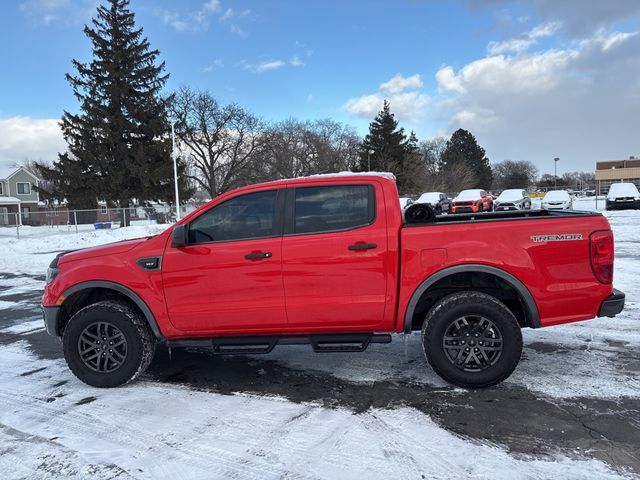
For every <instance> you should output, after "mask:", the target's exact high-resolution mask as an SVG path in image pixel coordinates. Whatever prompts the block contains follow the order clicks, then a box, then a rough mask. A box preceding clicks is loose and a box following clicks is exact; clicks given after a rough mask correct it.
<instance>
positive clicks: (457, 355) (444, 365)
mask: <svg viewBox="0 0 640 480" xmlns="http://www.w3.org/2000/svg"><path fill="white" fill-rule="evenodd" d="M422 347H423V349H424V353H425V356H426V358H427V361H428V362H429V364H430V365H431V366H432V367H433V369H434V370H435V372H436V373H437V374H438V375H440V376H441V377H442V378H443V379H445V380H446V381H447V382H449V383H452V384H454V385H457V386H459V387H464V388H483V387H490V386H492V385H496V384H498V383H500V382H502V381H503V380H505V379H506V378H507V377H509V375H511V373H512V372H513V370H514V369H515V368H516V366H517V365H518V362H519V361H520V355H521V354H522V333H521V331H520V326H519V325H518V322H517V320H516V319H515V317H514V316H513V314H512V313H511V311H510V310H509V309H508V308H507V307H506V306H505V305H504V304H503V303H502V302H500V301H499V300H498V299H496V298H494V297H492V296H491V295H487V294H485V293H482V292H459V293H454V294H451V295H448V296H446V297H444V298H442V299H441V300H440V301H438V302H437V303H436V304H435V305H434V306H433V307H432V308H431V309H430V310H429V313H428V314H427V316H426V318H425V320H424V323H423V326H422Z"/></svg>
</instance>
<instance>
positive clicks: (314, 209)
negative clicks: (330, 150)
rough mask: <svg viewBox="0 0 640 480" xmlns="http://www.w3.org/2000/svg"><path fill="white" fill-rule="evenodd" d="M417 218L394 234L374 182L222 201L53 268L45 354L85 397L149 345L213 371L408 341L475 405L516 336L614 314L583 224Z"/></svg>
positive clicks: (277, 188)
mask: <svg viewBox="0 0 640 480" xmlns="http://www.w3.org/2000/svg"><path fill="white" fill-rule="evenodd" d="M416 208H428V207H424V206H417V207H416ZM418 217H419V216H418ZM427 217H428V218H425V220H424V222H420V221H417V222H414V223H408V222H407V221H404V219H403V214H402V212H401V210H400V206H399V201H398V192H397V190H396V185H395V182H394V181H393V179H392V178H389V177H388V176H384V175H374V174H360V175H355V174H354V175H333V176H331V175H327V176H314V177H307V178H299V179H293V180H280V181H275V182H270V183H263V184H260V185H252V186H248V187H244V188H240V189H237V190H234V191H231V192H228V193H225V194H224V195H221V196H219V197H217V198H215V199H214V200H212V201H211V202H209V203H208V204H206V205H204V206H203V207H202V208H200V209H198V210H197V211H195V212H193V213H191V214H190V215H188V216H187V217H185V218H184V219H182V220H181V221H179V222H178V223H177V224H175V225H173V226H171V227H170V228H168V229H167V230H166V231H165V232H164V233H161V234H159V235H156V236H153V237H148V238H141V239H137V240H128V241H122V242H117V243H113V244H109V245H104V246H100V247H95V248H87V249H84V250H78V251H73V252H65V253H61V254H59V255H58V256H57V257H56V258H55V259H54V260H53V262H52V263H51V265H50V268H49V269H48V272H47V285H46V288H45V291H44V296H43V299H42V305H43V312H44V321H45V326H46V329H47V331H48V332H49V333H50V334H51V335H54V336H58V337H62V345H63V351H64V356H65V359H66V361H67V363H68V365H69V367H70V369H71V370H72V371H73V373H74V374H75V375H76V376H77V377H78V378H80V379H81V380H82V381H84V382H86V383H88V384H90V385H94V386H98V387H113V386H118V385H121V384H124V383H126V382H128V381H130V380H132V379H133V378H135V377H136V376H137V375H138V374H140V373H141V372H142V371H144V370H145V368H146V367H147V366H148V365H149V363H150V361H151V358H152V356H153V352H154V345H155V343H156V342H164V343H165V344H166V345H167V346H168V347H169V348H174V347H203V348H209V349H211V350H212V351H213V352H215V353H221V354H224V353H227V354H255V353H268V352H270V351H271V350H272V349H273V348H274V346H276V345H279V344H280V345H283V344H284V345H287V344H289V345H290V344H301V343H305V344H310V345H311V346H312V348H313V349H314V350H315V351H316V352H359V351H363V350H365V349H366V348H367V347H368V345H369V344H371V343H389V342H390V341H391V334H393V333H411V332H412V331H414V330H421V332H422V345H423V349H424V353H425V355H426V358H427V360H428V361H429V363H430V364H431V366H432V367H433V368H434V370H435V371H436V372H437V373H438V374H439V375H441V376H442V377H443V378H444V379H446V380H447V381H449V382H451V383H453V384H455V385H459V386H463V387H469V388H477V387H486V386H490V385H495V384H496V383H499V382H501V381H502V380H504V379H505V378H507V377H508V376H509V375H510V374H511V372H512V371H513V370H514V369H515V367H516V365H517V363H518V361H519V359H520V354H521V350H522V334H521V329H522V328H524V327H530V328H539V327H547V326H551V325H557V324H561V323H567V322H575V321H578V320H586V319H590V318H594V317H596V316H609V317H612V316H615V315H616V314H617V313H619V312H620V311H621V310H622V308H623V306H624V294H623V293H621V292H619V291H617V290H615V289H613V287H612V277H613V235H612V232H611V229H610V228H609V224H608V222H607V220H606V218H604V217H603V216H602V215H600V214H598V213H587V212H583V213H579V212H571V211H570V212H560V211H516V212H504V213H489V212H486V213H477V214H460V215H455V216H449V215H445V216H433V215H431V216H427ZM407 218H409V217H408V216H407Z"/></svg>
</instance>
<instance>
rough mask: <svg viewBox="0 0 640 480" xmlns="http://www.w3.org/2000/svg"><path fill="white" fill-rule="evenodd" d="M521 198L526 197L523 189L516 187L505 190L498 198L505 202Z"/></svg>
mask: <svg viewBox="0 0 640 480" xmlns="http://www.w3.org/2000/svg"><path fill="white" fill-rule="evenodd" d="M521 198H524V197H523V195H522V190H518V189H515V190H505V191H504V192H502V193H501V194H500V195H499V196H498V199H497V200H498V201H503V202H511V201H513V200H520V199H521Z"/></svg>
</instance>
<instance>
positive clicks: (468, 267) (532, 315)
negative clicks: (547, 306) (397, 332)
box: [404, 263, 540, 333]
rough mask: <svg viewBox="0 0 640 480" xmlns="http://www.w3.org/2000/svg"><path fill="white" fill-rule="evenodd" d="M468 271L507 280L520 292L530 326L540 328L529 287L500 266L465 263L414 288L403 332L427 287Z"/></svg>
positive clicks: (429, 278)
mask: <svg viewBox="0 0 640 480" xmlns="http://www.w3.org/2000/svg"><path fill="white" fill-rule="evenodd" d="M468 272H478V273H488V274H491V275H495V276H496V277H499V278H500V279H502V280H504V281H505V282H507V283H508V284H509V285H510V286H512V287H513V288H515V289H516V291H517V292H518V293H519V294H520V296H521V298H522V299H523V300H524V307H525V309H526V311H527V316H528V318H529V320H530V326H531V328H540V314H539V313H538V306H537V305H536V302H535V300H534V299H533V295H531V292H530V291H529V289H527V287H526V286H525V285H524V283H522V282H521V281H520V280H518V278H516V277H514V276H513V275H511V274H510V273H508V272H505V271H504V270H501V269H500V268H497V267H491V266H489V265H482V264H475V263H469V264H465V265H455V266H453V267H447V268H444V269H442V270H439V271H437V272H436V273H434V274H433V275H431V276H429V277H427V278H426V279H425V280H423V281H422V283H421V284H420V285H419V286H418V288H416V290H415V292H413V295H412V296H411V300H409V305H407V312H406V313H405V316H404V333H411V323H412V320H413V314H414V312H415V309H416V307H417V306H418V301H419V300H420V297H421V296H422V294H423V293H424V292H426V291H427V290H428V289H429V287H431V286H432V285H433V284H435V283H436V282H438V281H440V280H442V279H443V278H445V277H448V276H450V275H454V274H456V273H468Z"/></svg>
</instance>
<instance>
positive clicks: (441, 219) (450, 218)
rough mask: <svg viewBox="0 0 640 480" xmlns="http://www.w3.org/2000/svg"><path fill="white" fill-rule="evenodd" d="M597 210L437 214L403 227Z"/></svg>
mask: <svg viewBox="0 0 640 480" xmlns="http://www.w3.org/2000/svg"><path fill="white" fill-rule="evenodd" d="M598 216H600V217H601V216H602V214H601V213H598V212H587V211H575V210H511V211H507V212H481V213H456V214H445V215H437V216H436V217H435V220H434V221H433V222H430V223H405V224H404V225H403V227H405V228H409V227H424V226H428V225H442V224H456V223H469V222H495V221H504V220H533V219H541V218H546V219H551V218H564V219H566V218H576V217H581V218H582V217H598Z"/></svg>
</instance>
